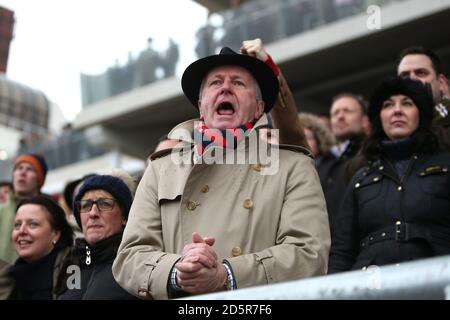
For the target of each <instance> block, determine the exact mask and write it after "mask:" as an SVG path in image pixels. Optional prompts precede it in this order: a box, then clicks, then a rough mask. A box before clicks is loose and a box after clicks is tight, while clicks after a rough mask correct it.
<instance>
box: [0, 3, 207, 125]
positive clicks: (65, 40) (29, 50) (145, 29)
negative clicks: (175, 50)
mask: <svg viewBox="0 0 450 320" xmlns="http://www.w3.org/2000/svg"><path fill="white" fill-rule="evenodd" d="M0 6H3V7H6V8H8V9H11V10H13V11H14V13H15V19H16V24H15V35H14V39H13V41H12V43H11V47H10V52H9V54H10V55H9V62H8V70H7V76H8V77H9V78H10V79H12V80H15V81H18V82H20V83H23V84H25V85H28V86H30V87H32V88H35V89H39V90H41V91H43V92H44V93H45V94H46V95H47V97H48V98H49V99H50V100H51V101H53V102H54V103H56V104H57V105H59V106H60V107H61V109H62V111H63V113H64V115H65V117H66V118H67V119H68V120H73V119H74V118H75V116H76V114H77V113H78V112H79V111H80V109H81V93H80V92H81V91H80V80H79V79H80V76H79V75H80V72H83V73H89V74H97V73H102V72H103V71H105V70H106V69H107V68H108V67H109V66H112V65H114V63H115V61H116V60H119V62H124V61H126V60H127V57H128V52H130V51H131V52H132V53H134V55H137V53H138V52H139V51H140V50H142V49H144V48H145V47H146V45H147V38H149V37H151V38H153V39H154V46H155V47H157V49H160V50H164V49H165V47H166V46H167V44H168V39H169V37H172V38H173V39H174V40H175V42H177V43H179V45H180V62H179V64H178V68H177V70H178V71H180V70H184V68H185V67H186V66H187V65H188V64H189V63H190V62H192V61H193V60H194V59H195V56H194V51H193V48H194V46H195V32H196V30H197V29H198V28H199V27H200V26H201V25H203V24H204V23H205V21H206V17H207V10H206V9H205V8H203V7H201V6H200V5H198V4H197V3H195V2H194V1H191V0H160V1H159V0H151V1H150V0H63V1H62V0H0Z"/></svg>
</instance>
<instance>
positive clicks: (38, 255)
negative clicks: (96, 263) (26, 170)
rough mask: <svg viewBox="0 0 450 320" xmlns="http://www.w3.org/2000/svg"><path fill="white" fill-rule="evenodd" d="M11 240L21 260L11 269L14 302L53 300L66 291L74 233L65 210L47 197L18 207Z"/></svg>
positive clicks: (34, 198) (39, 196)
mask: <svg viewBox="0 0 450 320" xmlns="http://www.w3.org/2000/svg"><path fill="white" fill-rule="evenodd" d="M12 240H13V244H14V247H15V249H16V251H17V255H18V256H19V258H18V259H17V260H16V262H15V263H14V265H13V266H12V267H11V268H10V269H9V271H8V273H9V276H10V277H11V278H12V279H13V280H14V286H13V287H14V291H13V294H12V296H11V297H10V298H11V299H19V300H53V299H56V298H57V296H58V295H59V294H60V293H61V292H62V291H64V289H65V284H66V281H65V280H66V275H67V274H66V269H65V261H66V256H67V255H68V253H69V252H70V248H71V247H72V244H73V232H72V228H71V227H70V225H69V223H68V222H67V220H66V216H65V214H64V210H63V209H62V208H61V207H60V206H59V205H58V204H57V203H56V202H54V201H53V200H52V199H50V198H48V197H47V196H44V195H38V196H36V197H33V198H29V199H25V200H22V201H20V202H19V204H18V206H17V212H16V217H15V220H14V229H13V232H12Z"/></svg>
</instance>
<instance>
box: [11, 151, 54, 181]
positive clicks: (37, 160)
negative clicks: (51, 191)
mask: <svg viewBox="0 0 450 320" xmlns="http://www.w3.org/2000/svg"><path fill="white" fill-rule="evenodd" d="M21 162H26V163H28V164H30V165H31V166H32V167H33V169H34V171H35V172H36V176H37V182H38V186H39V189H40V188H41V187H42V186H43V185H44V182H45V176H46V175H47V163H46V162H45V159H44V157H42V156H40V155H38V154H34V153H27V154H23V155H20V156H18V157H17V158H16V160H15V161H14V168H16V166H17V165H18V164H19V163H21Z"/></svg>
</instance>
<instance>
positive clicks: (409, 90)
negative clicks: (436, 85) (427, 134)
mask: <svg viewBox="0 0 450 320" xmlns="http://www.w3.org/2000/svg"><path fill="white" fill-rule="evenodd" d="M399 94H401V95H405V96H407V97H409V98H410V99H412V100H413V101H414V104H415V105H416V107H417V109H419V118H420V124H419V125H420V126H421V127H423V128H428V127H430V125H431V122H432V120H433V109H434V102H433V94H432V91H431V86H430V85H429V84H428V83H427V84H423V83H422V82H421V81H416V80H412V79H409V78H400V77H393V78H388V79H386V80H384V81H383V82H381V84H380V85H379V86H378V87H376V89H375V90H374V92H373V94H372V96H371V99H370V104H369V112H368V115H369V119H370V122H372V123H373V122H374V120H375V119H376V118H379V117H380V111H381V108H382V106H383V102H384V101H386V99H388V98H389V97H391V96H394V95H399Z"/></svg>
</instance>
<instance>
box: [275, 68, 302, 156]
mask: <svg viewBox="0 0 450 320" xmlns="http://www.w3.org/2000/svg"><path fill="white" fill-rule="evenodd" d="M278 81H279V84H280V93H279V94H278V99H277V101H276V103H275V105H274V107H273V108H272V111H271V115H272V119H273V126H274V128H275V129H279V130H280V131H279V134H280V136H279V139H280V144H291V145H297V146H301V147H305V148H307V149H309V145H308V142H307V141H306V137H305V133H304V132H303V128H302V126H301V125H300V121H299V120H298V111H297V106H296V104H295V100H294V96H293V95H292V92H291V90H290V89H289V86H288V84H287V82H286V79H285V78H284V76H283V74H282V73H281V72H280V75H279V76H278Z"/></svg>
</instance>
